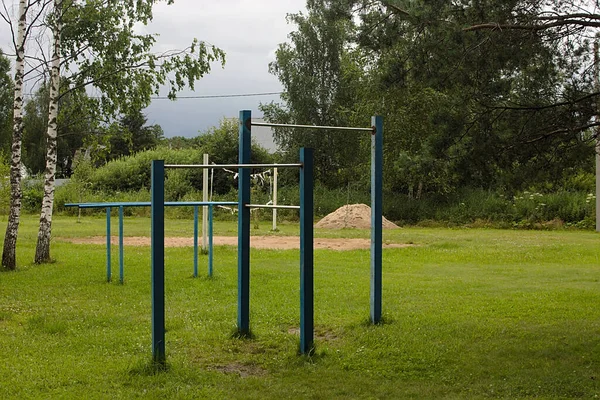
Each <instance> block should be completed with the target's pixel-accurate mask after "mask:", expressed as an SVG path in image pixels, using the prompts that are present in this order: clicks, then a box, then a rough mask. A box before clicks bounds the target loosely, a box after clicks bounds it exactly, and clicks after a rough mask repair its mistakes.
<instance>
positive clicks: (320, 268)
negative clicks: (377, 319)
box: [0, 216, 600, 399]
mask: <svg viewBox="0 0 600 400" xmlns="http://www.w3.org/2000/svg"><path fill="white" fill-rule="evenodd" d="M36 219H37V218H35V217H32V216H25V217H24V218H23V220H22V226H21V230H20V235H19V242H18V246H19V250H18V262H19V270H18V271H17V272H5V273H0V352H1V354H2V358H3V360H2V362H0V398H2V399H6V398H19V399H21V398H78V399H79V398H86V399H87V398H127V399H129V398H169V399H170V398H219V399H220V398H223V399H229V398H261V399H262V398H274V399H280V398H291V399H295V398H315V399H321V398H322V399H335V398H339V399H345V398H392V399H395V398H432V399H434V398H435V399H437V398H466V399H472V398H560V399H562V398H595V397H598V396H600V307H599V305H600V246H599V242H600V235H598V234H596V233H593V232H578V231H551V232H539V231H504V230H491V229H489V230H484V229H421V228H404V229H398V230H394V231H387V232H385V233H384V240H386V241H389V242H399V243H414V244H415V245H416V246H415V247H410V248H401V249H385V250H384V254H383V311H384V318H385V323H383V324H382V325H379V326H371V325H369V324H368V315H369V251H368V250H356V251H348V252H335V251H330V250H316V251H315V264H316V265H315V325H316V329H315V330H316V353H315V355H314V356H313V357H311V358H308V357H305V356H299V355H298V354H297V351H298V341H299V338H298V335H297V329H298V320H299V288H298V286H299V268H298V258H299V257H298V256H299V254H298V250H289V251H275V250H253V251H252V261H251V271H252V272H251V321H250V322H251V328H252V331H253V334H254V338H253V339H237V338H234V337H232V333H233V332H234V330H235V323H236V310H237V304H236V302H237V264H236V257H237V251H236V249H235V248H234V247H226V246H223V247H217V248H216V249H215V275H214V277H213V278H210V279H209V278H208V277H206V276H205V275H203V276H201V277H200V278H197V279H194V278H192V277H191V275H192V262H193V255H192V251H191V248H178V249H176V248H169V249H166V264H167V265H166V275H167V276H166V308H167V322H166V326H167V344H166V348H167V359H168V363H169V368H168V370H167V371H161V372H157V371H155V370H154V369H153V368H152V367H151V365H150V362H149V360H150V358H151V349H150V342H151V338H150V250H149V248H148V247H127V248H126V249H125V269H126V272H125V284H124V285H121V284H118V283H117V282H113V283H106V282H105V248H104V246H102V245H75V244H71V243H68V242H65V241H61V240H60V238H61V237H63V238H66V237H80V236H95V235H103V234H104V229H105V220H104V219H103V218H101V217H84V218H83V219H82V221H81V223H77V219H76V218H73V217H65V216H58V217H56V218H55V221H54V225H53V235H54V237H55V240H54V242H53V245H52V246H53V247H52V256H53V257H54V258H55V259H56V262H55V263H52V264H46V265H33V264H32V263H31V260H32V259H33V255H34V248H35V238H36V228H37V227H36V224H37V221H36ZM149 226H150V222H149V219H148V218H127V219H126V221H125V234H126V235H129V236H139V235H148V234H149ZM5 227H6V217H3V219H2V218H0V228H1V229H2V230H4V229H5ZM117 227H118V225H117V220H116V218H115V219H114V220H113V232H115V233H116V232H117ZM269 227H270V225H269V223H268V222H264V223H262V224H261V229H259V230H256V231H254V232H253V233H255V234H268V229H269ZM192 229H193V226H192V221H189V220H169V221H167V223H166V232H167V235H170V236H186V235H191V234H192V232H193V230H192ZM297 232H298V226H297V225H294V224H286V225H282V226H281V231H280V232H278V233H277V234H285V235H290V234H297ZM215 234H219V235H236V224H235V223H234V222H217V223H216V225H215ZM316 236H321V237H332V236H333V237H368V236H369V232H368V231H361V230H341V231H324V230H317V231H316ZM113 251H114V252H115V253H114V255H113V263H114V264H113V271H116V270H117V269H118V258H117V254H118V253H117V251H118V250H117V247H116V246H115V247H114V249H113ZM205 266H206V257H204V256H202V257H201V266H200V268H201V269H200V270H201V271H206V268H205Z"/></svg>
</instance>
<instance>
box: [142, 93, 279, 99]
mask: <svg viewBox="0 0 600 400" xmlns="http://www.w3.org/2000/svg"><path fill="white" fill-rule="evenodd" d="M282 93H283V92H264V93H242V94H207V95H199V96H177V97H176V99H177V100H179V99H224V98H231V97H254V96H274V95H280V94H282ZM151 99H152V100H170V99H169V98H168V97H167V96H158V97H151Z"/></svg>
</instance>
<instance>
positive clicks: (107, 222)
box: [106, 207, 112, 282]
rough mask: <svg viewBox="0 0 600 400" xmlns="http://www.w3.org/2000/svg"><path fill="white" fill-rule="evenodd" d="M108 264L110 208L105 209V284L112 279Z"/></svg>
mask: <svg viewBox="0 0 600 400" xmlns="http://www.w3.org/2000/svg"><path fill="white" fill-rule="evenodd" d="M110 264H111V260H110V207H106V282H110V281H111V279H112V271H111V270H110Z"/></svg>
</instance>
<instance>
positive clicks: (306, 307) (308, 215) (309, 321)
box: [300, 148, 314, 354]
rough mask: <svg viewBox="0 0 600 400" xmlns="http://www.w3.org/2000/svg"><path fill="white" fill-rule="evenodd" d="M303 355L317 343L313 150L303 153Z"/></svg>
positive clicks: (301, 244) (301, 295) (301, 345)
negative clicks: (315, 327)
mask: <svg viewBox="0 0 600 400" xmlns="http://www.w3.org/2000/svg"><path fill="white" fill-rule="evenodd" d="M300 162H301V163H302V164H303V167H302V168H301V169H300V352H301V353H302V354H308V353H310V351H311V350H312V348H313V342H314V251H313V236H314V235H313V210H314V200H313V150H312V149H305V148H302V149H300Z"/></svg>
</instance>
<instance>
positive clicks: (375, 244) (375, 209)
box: [371, 116, 383, 324]
mask: <svg viewBox="0 0 600 400" xmlns="http://www.w3.org/2000/svg"><path fill="white" fill-rule="evenodd" d="M371 125H372V126H373V129H374V131H373V134H372V136H371V322H372V323H373V324H378V323H379V322H381V287H382V284H381V280H382V273H381V269H382V268H381V263H382V251H383V248H382V213H383V209H382V203H383V118H382V117H380V116H375V117H372V118H371Z"/></svg>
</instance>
